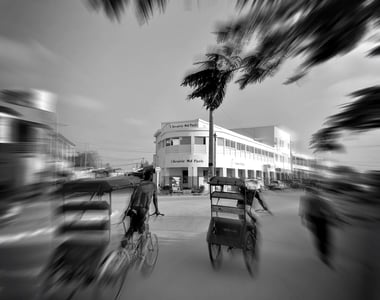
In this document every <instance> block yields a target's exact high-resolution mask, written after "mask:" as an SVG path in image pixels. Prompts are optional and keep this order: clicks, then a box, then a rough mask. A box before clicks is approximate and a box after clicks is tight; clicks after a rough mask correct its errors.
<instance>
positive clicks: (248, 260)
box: [243, 232, 258, 276]
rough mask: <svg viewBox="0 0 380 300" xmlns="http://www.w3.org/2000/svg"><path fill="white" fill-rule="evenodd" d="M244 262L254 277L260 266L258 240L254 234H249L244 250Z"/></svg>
mask: <svg viewBox="0 0 380 300" xmlns="http://www.w3.org/2000/svg"><path fill="white" fill-rule="evenodd" d="M243 255H244V262H245V265H246V267H247V269H248V272H249V274H250V275H251V276H254V275H255V274H256V271H257V266H258V256H257V239H256V234H255V233H254V232H248V233H247V234H246V237H245V245H244V248H243Z"/></svg>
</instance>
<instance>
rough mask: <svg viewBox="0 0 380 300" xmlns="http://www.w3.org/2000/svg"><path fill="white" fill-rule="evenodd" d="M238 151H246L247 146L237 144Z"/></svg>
mask: <svg viewBox="0 0 380 300" xmlns="http://www.w3.org/2000/svg"><path fill="white" fill-rule="evenodd" d="M237 149H238V150H242V151H244V150H245V145H244V144H241V143H237Z"/></svg>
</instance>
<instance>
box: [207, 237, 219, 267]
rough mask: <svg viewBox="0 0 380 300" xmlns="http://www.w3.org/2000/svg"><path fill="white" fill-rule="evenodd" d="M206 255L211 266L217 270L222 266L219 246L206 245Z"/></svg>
mask: <svg viewBox="0 0 380 300" xmlns="http://www.w3.org/2000/svg"><path fill="white" fill-rule="evenodd" d="M208 254H209V256H210V261H211V265H212V267H213V268H214V269H215V270H218V269H219V268H220V266H221V264H222V246H221V245H219V244H212V243H208Z"/></svg>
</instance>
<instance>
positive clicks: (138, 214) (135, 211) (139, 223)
mask: <svg viewBox="0 0 380 300" xmlns="http://www.w3.org/2000/svg"><path fill="white" fill-rule="evenodd" d="M147 211H148V210H147V209H146V208H142V207H133V208H132V209H131V210H130V211H129V212H128V214H127V215H128V216H129V217H130V218H131V221H130V224H129V229H128V231H127V233H126V236H128V237H129V236H131V235H132V234H133V233H134V232H136V231H137V232H139V233H143V232H144V230H145V220H146V214H147Z"/></svg>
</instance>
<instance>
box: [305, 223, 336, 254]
mask: <svg viewBox="0 0 380 300" xmlns="http://www.w3.org/2000/svg"><path fill="white" fill-rule="evenodd" d="M309 222H310V223H311V226H312V230H313V233H314V237H315V244H316V247H317V249H318V252H319V254H320V256H321V258H322V259H329V258H330V256H331V233H330V225H329V223H328V221H327V220H326V218H324V217H315V216H310V217H309Z"/></svg>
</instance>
